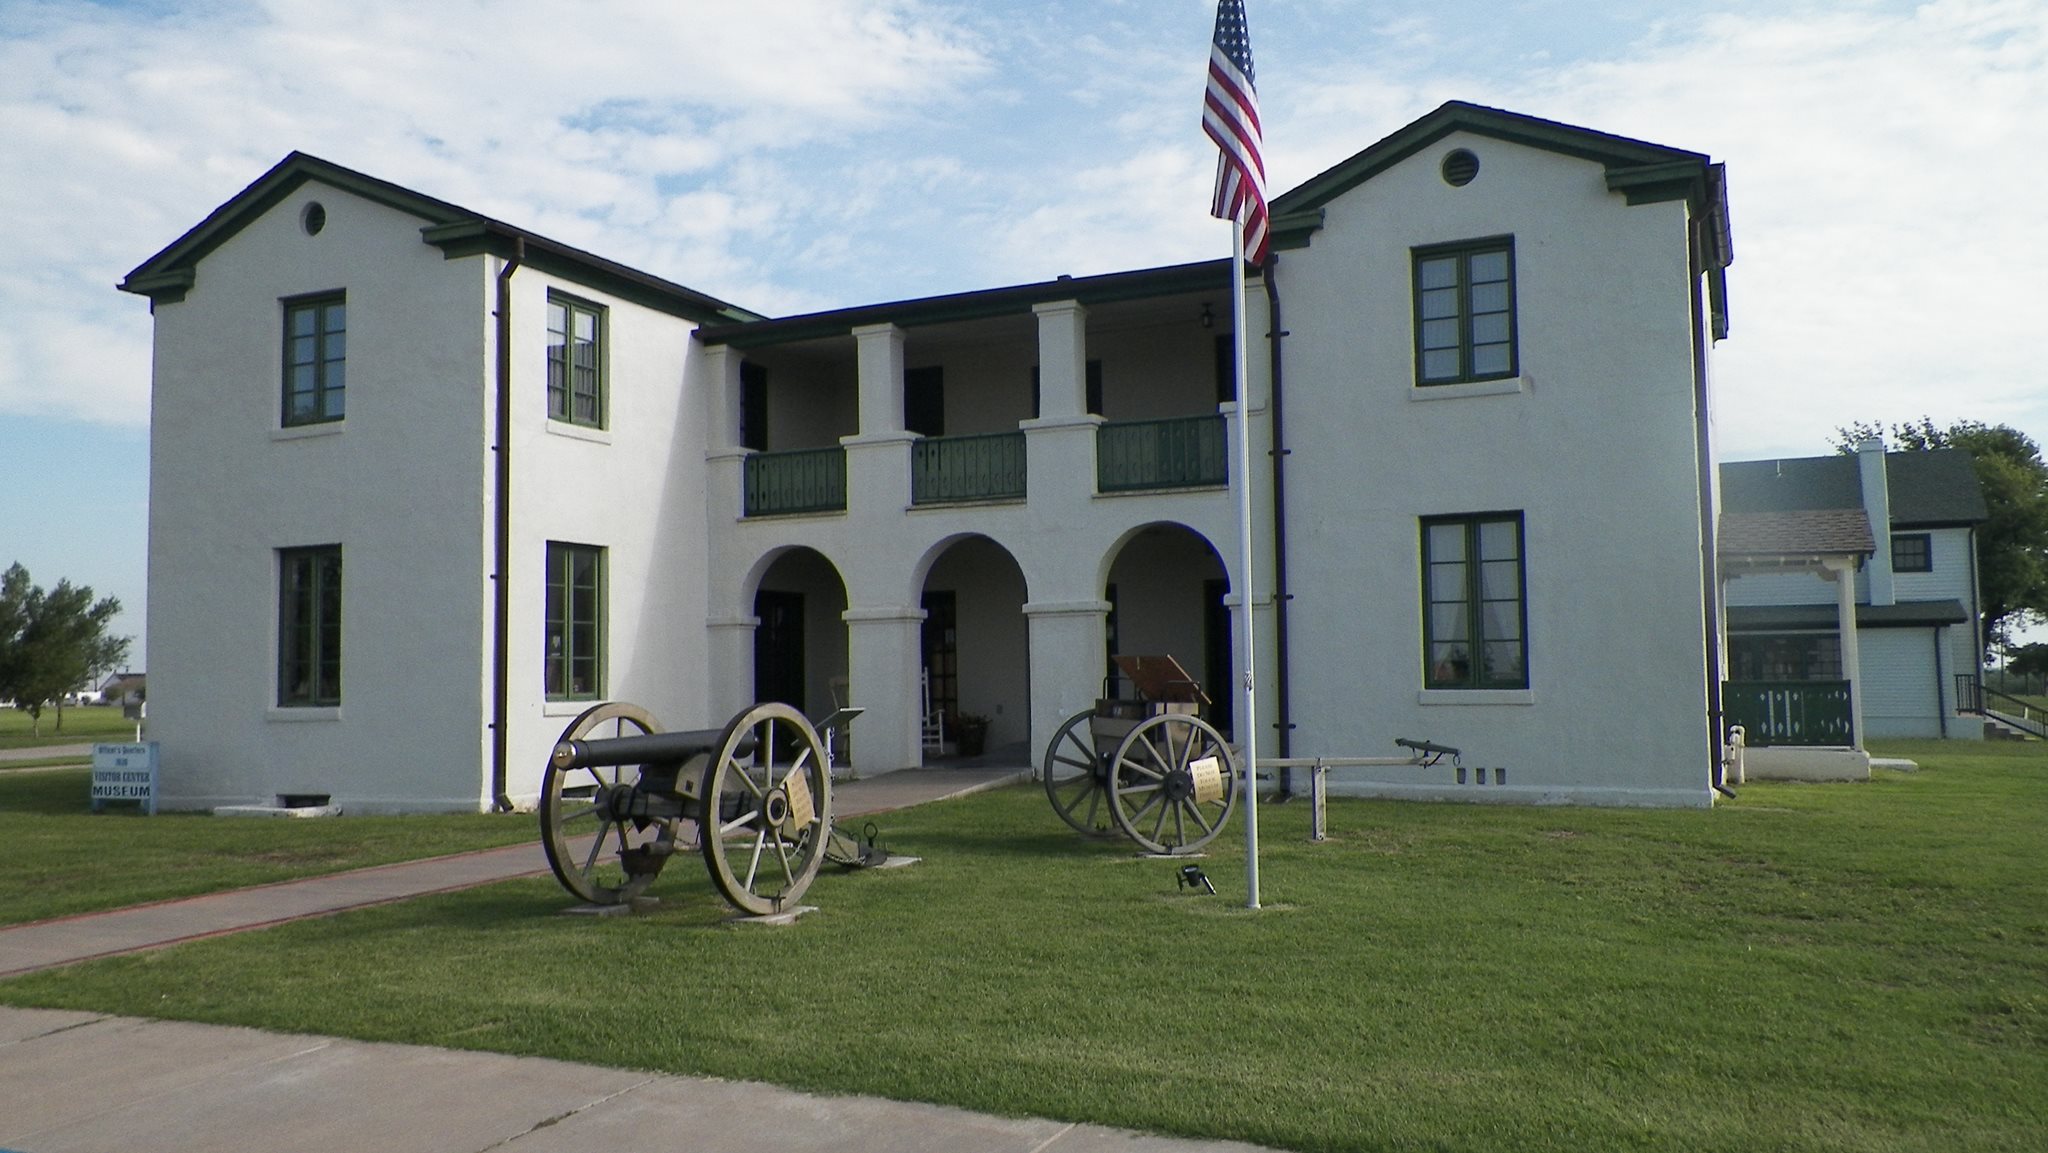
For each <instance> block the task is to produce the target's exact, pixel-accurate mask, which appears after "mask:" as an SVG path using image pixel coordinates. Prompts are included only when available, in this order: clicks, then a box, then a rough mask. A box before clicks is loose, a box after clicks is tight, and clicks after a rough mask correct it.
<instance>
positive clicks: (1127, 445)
mask: <svg viewBox="0 0 2048 1153" xmlns="http://www.w3.org/2000/svg"><path fill="white" fill-rule="evenodd" d="M1226 443H1227V442H1226V440H1225V438H1224V434H1223V416H1222V414H1221V413H1209V414H1205V415H1202V416H1184V417H1177V418H1174V419H1171V420H1119V421H1114V422H1111V423H1109V424H1105V425H1103V426H1101V427H1100V428H1098V429H1096V430H1095V490H1096V491H1097V492H1142V491H1144V490H1146V489H1156V488H1201V487H1209V486H1214V485H1221V484H1228V483H1230V468H1229V465H1228V464H1227V460H1228V456H1229V454H1228V453H1227V452H1226V451H1225V445H1226Z"/></svg>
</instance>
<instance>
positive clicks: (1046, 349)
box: [1031, 300, 1088, 420]
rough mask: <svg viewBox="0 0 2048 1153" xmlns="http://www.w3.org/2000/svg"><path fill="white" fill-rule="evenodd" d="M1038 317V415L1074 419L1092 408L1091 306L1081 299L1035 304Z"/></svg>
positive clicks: (1034, 311) (1045, 417) (1044, 418)
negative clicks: (1089, 406)
mask: <svg viewBox="0 0 2048 1153" xmlns="http://www.w3.org/2000/svg"><path fill="white" fill-rule="evenodd" d="M1031 311H1032V312H1033V313H1034V314H1036V315H1037V317H1038V416H1039V419H1041V420H1062V419H1065V420H1071V419H1073V418H1074V417H1077V416H1083V415H1086V413H1087V412H1088V309H1087V308H1086V307H1085V306H1084V305H1082V304H1081V302H1080V301H1078V300H1055V301H1051V302H1049V303H1046V304H1034V305H1032V306H1031Z"/></svg>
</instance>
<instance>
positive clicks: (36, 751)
mask: <svg viewBox="0 0 2048 1153" xmlns="http://www.w3.org/2000/svg"><path fill="white" fill-rule="evenodd" d="M57 757H72V758H75V759H77V760H80V761H89V760H91V759H92V746H91V745H37V746H35V747H34V748H29V749H0V769H4V768H6V767H7V762H9V761H47V760H53V759H55V758H57Z"/></svg>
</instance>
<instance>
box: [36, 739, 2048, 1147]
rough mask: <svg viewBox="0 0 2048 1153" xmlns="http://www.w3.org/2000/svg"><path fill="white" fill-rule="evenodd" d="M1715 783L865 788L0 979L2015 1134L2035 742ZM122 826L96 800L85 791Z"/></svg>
mask: <svg viewBox="0 0 2048 1153" xmlns="http://www.w3.org/2000/svg"><path fill="white" fill-rule="evenodd" d="M1882 751H1884V752H1886V753H1891V754H1895V755H1896V754H1904V755H1916V756H1921V757H1923V758H1924V759H1923V765H1924V768H1923V771H1921V772H1918V773H1911V774H1903V773H1880V774H1879V778H1878V779H1877V780H1875V781H1872V782H1870V783H1868V784H1857V785H1752V786H1749V787H1747V788H1745V789H1743V790H1742V791H1741V793H1742V795H1741V797H1740V799H1739V800H1736V801H1733V802H1727V803H1724V804H1722V805H1721V806H1719V807H1718V808H1716V809H1715V810H1713V811H1699V812H1641V811H1625V810H1600V809H1577V808H1541V809H1538V808H1509V807H1494V806H1482V805H1423V804H1395V803H1383V802H1368V801H1339V802H1333V804H1332V809H1331V818H1330V827H1331V830H1332V840H1330V841H1329V842H1327V843H1324V844H1320V845H1311V844H1309V843H1307V841H1306V833H1307V825H1308V817H1309V814H1308V809H1307V806H1306V805H1305V804H1301V803H1296V804H1292V805H1287V806H1278V807H1275V806H1268V807H1266V808H1264V809H1263V810H1262V820H1261V831H1262V834H1263V836H1262V842H1263V843H1262V853H1261V862H1262V880H1263V887H1264V896H1265V900H1266V903H1267V906H1268V907H1267V908H1266V909H1265V910H1263V911H1260V912H1256V913H1254V912H1250V911H1247V910H1245V909H1243V908H1242V902H1243V893H1244V863H1243V856H1242V845H1243V837H1242V833H1241V826H1240V825H1238V824H1236V823H1233V825H1232V828H1231V831H1230V832H1229V833H1226V834H1225V835H1224V836H1223V837H1221V838H1219V839H1218V840H1217V841H1216V842H1215V843H1214V844H1212V845H1211V846H1210V847H1211V848H1212V849H1214V850H1217V851H1216V852H1215V853H1214V854H1213V855H1212V856H1210V857H1209V858H1208V859H1207V860H1206V861H1205V862H1203V864H1204V866H1205V868H1206V869H1207V871H1208V873H1209V876H1210V877H1211V878H1212V879H1213V880H1214V881H1215V882H1216V884H1217V887H1218V889H1219V890H1220V893H1219V895H1216V896H1208V895H1194V894H1192V893H1188V892H1182V891H1177V890H1176V888H1175V886H1174V879H1173V877H1174V873H1175V871H1176V868H1175V866H1174V865H1173V864H1172V863H1169V862H1163V861H1144V860H1136V859H1133V857H1132V856H1131V854H1130V853H1129V852H1128V850H1127V849H1126V848H1125V847H1123V846H1121V845H1119V844H1117V843H1112V842H1090V841H1087V840H1084V839H1082V838H1080V837H1078V836H1076V835H1075V834H1074V833H1072V832H1071V831H1070V830H1068V829H1067V828H1066V826H1065V825H1063V824H1061V823H1060V822H1059V820H1058V819H1057V818H1056V817H1055V816H1054V815H1053V814H1052V813H1051V812H1050V811H1049V809H1048V808H1047V806H1046V804H1045V801H1044V798H1043V795H1042V794H1040V793H1038V792H1035V791H1033V790H1031V789H1026V788H1015V789H1008V790H1003V791H999V792H995V793H988V794H982V795H980V796H976V797H972V798H968V799H965V800H961V801H954V802H948V803H946V804H943V805H934V806H928V807H925V808H922V809H917V810H911V811H908V812H903V813H896V814H890V815H888V816H885V817H883V818H880V824H881V825H882V827H883V830H884V839H885V840H886V841H887V842H889V843H890V844H891V845H892V846H893V847H894V848H895V849H896V850H897V851H898V852H909V853H914V854H918V855H921V856H923V857H924V858H925V861H924V863H923V864H920V865H918V866H916V867H915V868H910V869H904V870H892V871H886V872H867V873H856V874H849V875H833V874H831V873H829V872H828V873H827V874H826V875H824V876H821V878H820V880H819V881H818V883H817V884H816V885H815V886H814V887H813V889H812V890H811V899H812V900H814V902H815V903H816V904H818V905H819V906H821V911H820V912H818V913H815V914H812V915H811V916H810V917H808V918H806V919H805V920H803V921H802V922H801V923H800V924H799V925H798V926H797V927H795V928H793V929H784V930H762V929H758V928H739V927H728V926H725V925H723V924H722V923H721V918H722V915H723V909H722V906H720V905H719V904H718V902H717V900H716V898H715V897H714V896H713V895H712V893H711V889H710V885H709V883H708V882H707V881H706V880H705V878H704V875H703V873H702V870H701V869H699V868H697V867H696V865H695V862H694V861H693V860H689V859H683V860H678V861H677V862H675V867H674V868H673V869H672V870H671V873H670V875H665V876H664V877H662V878H661V880H660V881H658V882H657V883H656V885H655V887H654V890H653V892H654V893H655V894H656V895H658V896H662V897H663V898H665V902H666V903H665V904H664V905H663V906H662V907H661V908H660V909H659V910H657V911H654V912H652V913H649V914H645V915H641V916H636V917H629V918H603V919H594V918H586V917H564V916H560V915H558V912H559V910H561V909H562V908H563V907H564V906H565V904H566V903H567V902H566V899H565V896H564V894H563V893H562V892H561V891H560V890H559V889H558V888H557V887H556V886H555V885H554V884H553V882H552V881H551V880H537V881H518V882H509V883H505V884H501V885H495V886H490V887H488V888H484V889H477V890H471V891H468V892H464V893H456V894H447V895H444V896H439V897H430V898H424V899H421V900H416V901H412V902H407V903H404V904H400V905H393V906H386V907H383V908H379V909H370V910H364V911H361V912H356V913H349V914H344V915H341V916H336V917H332V918H327V919H323V920H317V921H306V922H299V923H295V924H291V925H285V926H281V927H278V928H275V929H271V930H268V931H265V932H260V933H250V934H244V935H240V936H235V937H226V938H218V939H213V940H207V941H198V942H193V943H190V944H187V945H182V946H179V947H177V948H174V949H168V950H163V951H159V952H154V953H149V954H143V955H138V956H134V957H126V958H114V959H109V960H104V961H98V962H94V963H91V964H88V965H83V966H77V967H73V968H70V969H66V970H63V971H61V972H53V973H45V974H36V975H31V976H27V977H23V978H17V979H14V980H11V981H7V982H4V983H0V1002H5V1003H11V1004H18V1005H40V1006H50V1007H67V1008H80V1009H92V1010H98V1011H105V1012H114V1013H129V1014H139V1015H144V1016H156V1017H172V1018H180V1019H190V1020H201V1021H214V1022H231V1023H237V1024H247V1025H255V1026H261V1027H266V1028H274V1029H286V1030H305V1031H310V1032H319V1033H331V1034H341V1035H346V1036H352V1037H360V1038H369V1039H378V1040H392V1041H406V1042H418V1043H426V1044H435V1045H448V1046H456V1047H471V1048H479V1049H489V1050H496V1051H502V1052H511V1053H529V1054H545V1055H549V1056H554V1057H561V1058H566V1059H570V1060H577V1061H592V1062H599V1063H603V1064H609V1065H620V1066H630V1067H638V1068H645V1069H658V1070H666V1071H671V1072H678V1073H700V1074H714V1075H718V1076H723V1077H733V1078H752V1079H761V1080H768V1081H774V1082H779V1083H782V1084H786V1085H793V1086H797V1087H800V1088H804V1089H810V1090H816V1091H822V1092H834V1093H873V1094H880V1095H883V1096H888V1097H896V1098H903V1099H914V1100H928V1101H937V1102H943V1103H947V1104H952V1105H958V1106H963V1107H966V1108H970V1109H978V1110H986V1111H991V1112H996V1113H1006V1114H1035V1115H1040V1116H1047V1117H1055V1118H1066V1119H1071V1120H1077V1121H1080V1120H1085V1121H1094V1122H1100V1123H1104V1124H1111V1125H1121V1126H1130V1127H1134V1128H1139V1129H1149V1130H1159V1131H1165V1132H1171V1133H1180V1134H1189V1135H1200V1136H1209V1137H1228V1138H1238V1139H1243V1140H1249V1141H1255V1142H1261V1143H1265V1144H1271V1145H1279V1146H1284V1147H1289V1148H1296V1149H1305V1150H1374V1149H1388V1150H1392V1149H1429V1150H1473V1151H1479V1150H1509V1149H1515V1150H1519V1149H1532V1150H1571V1151H1573V1153H1578V1151H1583V1150H1612V1149H1672V1150H1699V1149H1709V1150H1721V1149H1725V1150H1731V1151H1736V1150H1739V1151H1743V1153H1752V1151H1755V1150H1765V1149H1768V1150H1809V1149H1812V1150H1844V1151H1848V1150H1854V1151H1858V1153H1864V1151H1872V1150H1942V1151H1948V1150H1995V1149H2009V1150H2018V1149H2038V1148H2040V1147H2041V1142H2042V1134H2043V1133H2048V863H2044V858H2043V853H2042V848H2043V842H2042V832H2043V830H2044V829H2048V756H2044V754H2043V752H2042V746H2040V745H2027V746H2005V745H1982V746H1961V745H1948V746H1905V745H1900V746H1888V747H1886V748H1885V749H1884V750H1882ZM125 827H126V826H124V828H125Z"/></svg>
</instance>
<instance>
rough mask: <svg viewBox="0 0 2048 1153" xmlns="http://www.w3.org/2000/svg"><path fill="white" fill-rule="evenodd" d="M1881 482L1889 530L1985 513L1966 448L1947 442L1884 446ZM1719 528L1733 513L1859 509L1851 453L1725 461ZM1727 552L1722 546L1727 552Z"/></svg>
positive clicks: (1974, 518)
mask: <svg viewBox="0 0 2048 1153" xmlns="http://www.w3.org/2000/svg"><path fill="white" fill-rule="evenodd" d="M1884 467H1885V482H1886V483H1885V488H1886V490H1887V494H1888V495H1889V497H1890V503H1891V510H1892V523H1891V525H1890V526H1889V527H1890V528H1891V529H1900V528H1930V527H1936V526H1941V525H1963V524H1976V523H1978V522H1980V521H1982V520H1984V519H1985V516H1986V513H1985V510H1984V494H1983V492H1982V491H1981V490H1980V489H1979V487H1978V485H1977V468H1976V465H1975V463H1974V462H1973V461H1972V460H1971V458H1970V454H1969V453H1967V452H1964V451H1963V450H1961V449H1955V448H1944V449H1936V450H1933V451H1930V452H1888V453H1886V454H1885V456H1884ZM1721 509H1722V525H1723V528H1722V532H1723V534H1724V535H1725V534H1726V532H1727V527H1726V526H1727V522H1728V518H1729V517H1730V516H1734V515H1748V514H1754V513H1773V512H1811V511H1817V510H1822V509H1854V510H1856V511H1857V512H1858V513H1859V514H1860V513H1861V512H1862V509H1863V482H1862V475H1861V470H1860V469H1859V468H1858V467H1857V463H1856V458H1855V456H1853V455H1850V454H1847V453H1841V454H1837V455H1834V456H1802V457H1788V458H1785V459H1781V460H1740V461H1730V462H1728V463H1726V464H1723V465H1722V466H1721ZM1724 551H1725V550H1724Z"/></svg>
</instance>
